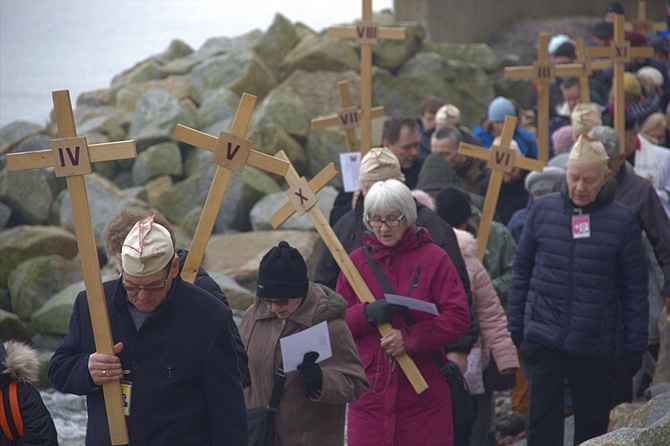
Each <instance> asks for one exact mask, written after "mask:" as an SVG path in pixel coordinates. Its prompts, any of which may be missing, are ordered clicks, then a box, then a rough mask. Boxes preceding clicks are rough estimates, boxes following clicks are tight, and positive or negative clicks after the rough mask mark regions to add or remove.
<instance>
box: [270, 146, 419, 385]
mask: <svg viewBox="0 0 670 446" xmlns="http://www.w3.org/2000/svg"><path fill="white" fill-rule="evenodd" d="M276 156H277V157H278V158H282V159H286V160H288V158H287V157H286V154H284V152H283V151H280V152H279V153H277V155H276ZM334 169H335V168H334V166H333V163H330V165H329V166H327V167H326V168H325V169H324V170H323V171H321V172H319V173H318V174H317V175H316V176H315V177H314V178H313V179H312V181H310V182H309V183H308V182H307V180H306V179H305V178H304V177H302V178H301V177H300V176H299V175H298V172H296V170H295V168H294V167H293V165H290V166H289V169H288V171H287V172H286V175H285V177H284V178H286V182H287V183H288V184H289V186H290V187H289V189H288V190H287V191H286V193H287V195H288V198H289V203H287V204H290V205H292V206H293V208H294V210H296V211H297V212H298V214H299V215H304V214H307V215H308V216H309V218H310V219H311V220H312V223H314V227H315V228H316V232H318V233H319V235H320V236H321V239H322V240H323V243H324V244H325V245H326V248H328V250H329V251H330V253H331V254H332V256H333V259H335V261H336V262H337V264H338V265H339V266H340V269H341V270H342V273H343V274H344V275H345V277H346V278H347V280H348V281H349V283H350V284H351V286H352V288H353V289H354V291H355V292H356V296H358V298H359V299H360V300H361V302H374V301H375V297H374V296H373V295H372V292H370V289H369V288H368V286H367V284H366V283H365V281H364V280H363V277H362V276H361V273H360V272H358V270H357V269H356V267H355V266H354V264H353V262H352V261H351V259H350V258H349V254H347V251H346V250H345V249H344V247H343V246H342V243H341V242H340V240H339V239H338V238H337V236H336V235H335V233H334V232H333V228H331V227H330V225H329V224H328V220H326V217H325V216H324V215H323V213H322V212H321V209H319V207H318V206H316V203H317V202H318V198H317V197H316V194H315V191H318V189H317V188H315V187H314V186H315V185H317V184H319V185H320V184H323V181H324V179H325V178H327V177H328V176H331V175H333V173H332V171H333V170H334ZM324 172H325V173H324ZM336 174H337V171H335V172H334V175H336ZM317 178H319V179H318V180H317ZM331 178H332V177H331ZM285 206H286V205H285ZM285 206H283V207H282V208H280V210H279V211H277V212H276V213H275V214H274V215H273V216H272V217H271V218H270V223H271V224H272V227H273V228H275V229H277V228H278V227H279V226H281V224H282V223H284V221H286V219H287V218H288V217H290V214H289V215H288V216H286V213H285V210H284V207H285ZM392 328H393V327H391V324H380V325H377V329H378V330H379V332H380V333H381V334H382V336H383V335H385V334H386V333H388V332H389V331H391V330H392ZM396 360H397V361H398V365H400V368H401V369H402V370H403V372H404V373H405V376H407V379H408V380H409V382H410V383H411V384H412V386H413V387H414V390H415V391H416V393H421V392H423V391H424V390H426V389H427V388H428V383H426V380H425V379H424V378H423V376H421V372H419V369H418V368H417V367H416V364H415V363H414V361H413V360H412V358H410V357H409V356H408V355H407V354H404V355H402V356H397V357H396Z"/></svg>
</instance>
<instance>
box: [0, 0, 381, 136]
mask: <svg viewBox="0 0 670 446" xmlns="http://www.w3.org/2000/svg"><path fill="white" fill-rule="evenodd" d="M372 5H373V9H374V10H375V11H379V10H382V9H384V8H392V7H393V1H392V0H374V1H373V3H372ZM277 12H280V13H281V14H283V15H284V16H285V17H286V18H288V19H289V20H291V21H292V22H298V21H300V22H302V23H305V24H306V25H308V26H310V27H311V28H313V29H314V30H316V31H320V30H322V29H324V28H326V27H328V26H329V25H333V24H338V23H345V22H351V21H353V20H356V19H360V17H361V14H362V1H361V0H339V1H337V2H326V1H314V0H275V1H272V0H246V1H230V0H228V1H226V0H0V126H3V125H5V124H8V123H10V122H12V121H16V120H19V119H22V120H28V121H33V122H37V123H40V124H42V123H44V122H46V121H47V120H48V117H49V112H50V110H51V108H52V102H51V92H52V91H54V90H65V89H67V90H70V94H71V97H72V98H73V99H76V98H77V96H78V95H79V94H80V93H82V92H84V91H90V90H95V89H98V88H104V87H108V86H109V84H110V81H111V80H112V78H113V77H114V75H116V74H118V73H120V72H122V71H123V70H125V69H126V68H130V67H131V66H133V65H134V64H135V63H136V62H139V61H140V60H143V59H145V58H147V57H149V56H151V55H153V54H157V53H160V52H161V51H163V50H164V49H165V48H167V47H168V45H169V44H170V42H171V41H172V40H173V39H175V38H179V39H181V40H183V41H185V42H186V43H188V44H189V45H190V46H191V47H193V48H194V49H198V48H199V47H200V46H201V45H202V44H203V43H204V42H205V41H206V40H207V39H208V38H210V37H217V36H226V37H234V36H238V35H241V34H244V33H246V32H248V31H251V30H253V29H260V30H262V31H265V30H267V28H268V27H269V26H270V24H271V23H272V19H273V17H274V15H275V13H277Z"/></svg>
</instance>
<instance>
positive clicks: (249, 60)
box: [189, 49, 277, 104]
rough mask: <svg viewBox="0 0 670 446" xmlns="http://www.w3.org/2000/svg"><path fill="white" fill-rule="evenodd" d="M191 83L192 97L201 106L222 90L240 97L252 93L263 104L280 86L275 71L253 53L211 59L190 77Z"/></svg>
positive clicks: (243, 52) (244, 50) (235, 52)
mask: <svg viewBox="0 0 670 446" xmlns="http://www.w3.org/2000/svg"><path fill="white" fill-rule="evenodd" d="M189 80H190V81H191V85H192V86H193V89H192V91H191V97H192V98H193V100H195V102H196V103H198V104H201V103H202V102H204V100H205V98H207V97H208V96H209V95H210V94H212V93H213V92H214V91H216V90H218V89H220V88H221V87H226V88H228V89H229V90H231V91H233V92H234V93H235V94H237V95H239V96H242V93H249V94H253V95H255V96H257V97H258V98H259V100H263V98H264V97H265V95H267V94H268V92H269V91H270V90H271V89H272V88H274V87H275V85H277V80H276V79H275V77H274V74H272V71H270V69H269V68H268V67H267V66H266V65H265V64H264V63H263V61H262V60H261V59H260V57H259V56H258V55H257V54H256V53H254V52H253V51H251V50H249V49H242V50H238V51H234V52H231V53H227V54H224V55H222V56H216V57H212V58H210V59H207V60H206V61H204V62H203V63H201V64H200V65H198V66H197V67H195V68H194V69H193V70H192V71H191V72H190V73H189Z"/></svg>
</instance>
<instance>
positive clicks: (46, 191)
mask: <svg viewBox="0 0 670 446" xmlns="http://www.w3.org/2000/svg"><path fill="white" fill-rule="evenodd" d="M47 175H48V173H47V172H45V170H44V169H30V170H19V171H10V170H9V168H7V167H5V168H4V169H3V170H2V171H1V172H0V201H2V202H3V203H4V204H5V205H7V206H9V207H11V209H12V212H13V213H14V219H15V220H16V221H17V222H19V223H20V224H45V223H47V222H48V221H49V210H50V209H51V203H52V202H53V199H54V196H53V194H52V192H51V188H50V187H49V182H48V180H47V178H46V176H47Z"/></svg>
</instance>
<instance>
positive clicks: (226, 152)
mask: <svg viewBox="0 0 670 446" xmlns="http://www.w3.org/2000/svg"><path fill="white" fill-rule="evenodd" d="M255 103H256V96H253V95H250V94H248V93H244V94H243V95H242V99H241V100H240V104H239V105H238V107H237V113H236V114H235V119H234V120H233V126H232V128H231V130H230V133H226V132H221V133H220V134H219V137H218V138H216V137H214V136H211V135H208V134H207V133H203V132H199V131H198V130H194V129H191V128H189V127H185V126H183V125H177V128H176V129H175V132H174V139H176V140H178V141H182V142H185V143H187V144H191V145H192V146H195V147H201V148H203V149H205V150H209V151H210V152H212V163H214V164H217V166H216V172H215V174H214V180H213V181H212V185H211V186H210V189H209V194H208V195H207V200H206V201H205V206H204V208H203V210H202V215H201V217H200V221H199V222H198V226H197V228H196V230H195V234H194V235H193V241H192V242H191V246H190V248H189V252H188V255H187V256H186V261H185V262H184V268H183V269H182V273H181V276H182V278H183V279H184V280H185V281H187V282H190V283H193V282H194V281H195V277H196V275H197V274H198V269H199V268H200V264H201V263H202V259H203V257H204V255H205V250H206V248H207V242H208V241H209V237H210V236H211V235H212V229H214V223H215V222H216V216H217V214H218V213H219V209H220V208H221V203H222V202H223V197H224V195H225V194H226V189H227V188H228V183H229V182H230V177H231V175H232V173H233V171H236V172H242V171H243V170H244V167H245V166H246V165H247V164H248V165H250V166H253V167H256V168H258V169H262V170H265V171H267V172H271V173H274V174H277V175H281V176H284V175H286V171H287V169H288V166H289V163H288V162H286V161H284V160H280V159H277V158H275V157H272V156H270V155H266V154H264V153H261V152H257V151H255V150H252V149H251V146H252V143H251V141H249V140H248V139H244V134H245V133H246V132H247V127H248V126H249V121H250V119H251V112H252V111H253V108H254V105H255Z"/></svg>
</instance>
